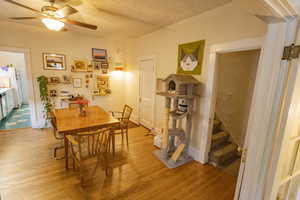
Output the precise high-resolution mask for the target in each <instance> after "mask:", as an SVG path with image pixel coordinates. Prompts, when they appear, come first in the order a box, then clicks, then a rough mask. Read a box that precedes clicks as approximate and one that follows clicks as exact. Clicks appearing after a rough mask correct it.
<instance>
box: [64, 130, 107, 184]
mask: <svg viewBox="0 0 300 200" xmlns="http://www.w3.org/2000/svg"><path fill="white" fill-rule="evenodd" d="M66 138H67V141H68V143H69V145H70V150H71V157H72V159H73V169H74V170H76V168H77V167H78V168H79V173H80V181H81V184H82V185H84V183H85V180H84V177H86V178H88V179H89V180H90V179H92V178H93V176H94V175H95V173H96V171H97V169H98V167H99V165H100V164H102V166H103V168H104V169H105V172H106V174H107V173H108V158H107V156H108V155H107V154H108V144H109V131H108V130H107V129H102V130H97V131H91V132H82V133H77V134H76V135H67V136H66ZM90 168H91V169H90Z"/></svg>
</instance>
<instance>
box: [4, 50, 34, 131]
mask: <svg viewBox="0 0 300 200" xmlns="http://www.w3.org/2000/svg"><path fill="white" fill-rule="evenodd" d="M0 51H6V52H15V53H23V54H24V57H25V67H26V69H25V70H26V76H27V77H26V78H27V83H28V91H27V92H28V103H29V109H30V119H31V126H32V128H40V124H39V123H38V121H37V108H36V102H37V101H36V96H35V94H34V84H33V83H34V81H33V75H32V74H33V73H32V63H31V51H30V49H28V48H18V47H7V46H0Z"/></svg>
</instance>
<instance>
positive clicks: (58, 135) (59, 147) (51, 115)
mask: <svg viewBox="0 0 300 200" xmlns="http://www.w3.org/2000/svg"><path fill="white" fill-rule="evenodd" d="M50 122H51V125H52V127H53V135H54V137H55V139H56V140H59V141H61V143H62V145H60V146H58V147H55V148H54V153H53V154H54V155H53V157H54V159H56V160H61V159H64V157H61V158H57V156H56V155H57V150H59V149H63V148H64V145H63V142H62V141H63V139H64V136H63V135H61V134H59V133H58V132H57V123H56V117H55V115H54V113H53V112H50Z"/></svg>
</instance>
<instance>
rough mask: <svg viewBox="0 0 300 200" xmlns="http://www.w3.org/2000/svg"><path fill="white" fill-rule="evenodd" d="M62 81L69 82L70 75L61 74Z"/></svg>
mask: <svg viewBox="0 0 300 200" xmlns="http://www.w3.org/2000/svg"><path fill="white" fill-rule="evenodd" d="M62 78H63V83H70V82H71V77H70V76H67V75H63V77H62Z"/></svg>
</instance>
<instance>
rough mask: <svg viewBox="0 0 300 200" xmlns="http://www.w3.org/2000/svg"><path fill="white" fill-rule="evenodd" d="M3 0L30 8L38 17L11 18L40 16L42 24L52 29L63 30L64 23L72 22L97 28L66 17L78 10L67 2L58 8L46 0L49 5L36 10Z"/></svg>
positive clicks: (89, 27)
mask: <svg viewBox="0 0 300 200" xmlns="http://www.w3.org/2000/svg"><path fill="white" fill-rule="evenodd" d="M4 1H6V2H8V3H11V4H14V5H16V6H19V7H22V8H25V9H28V10H31V11H33V12H34V13H36V14H38V15H39V16H38V17H11V18H10V19H13V20H28V19H39V18H40V19H41V21H42V22H43V24H44V25H45V26H46V27H47V28H48V29H50V30H54V31H60V30H64V29H63V28H64V26H65V24H72V25H76V26H80V27H84V28H88V29H92V30H97V26H95V25H91V24H87V23H83V22H79V21H75V20H71V19H68V17H69V16H70V15H73V14H75V13H77V12H78V11H77V10H76V9H75V8H73V7H71V6H69V5H67V4H66V5H65V6H64V7H62V8H60V9H59V8H57V7H55V6H54V4H55V0H48V2H49V3H50V5H48V6H43V7H42V8H41V11H39V10H36V9H34V8H31V7H28V6H26V5H23V4H21V3H18V2H16V1H13V0H4Z"/></svg>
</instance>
